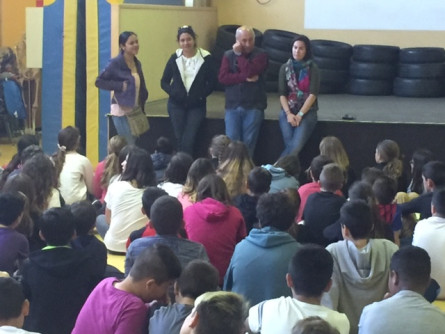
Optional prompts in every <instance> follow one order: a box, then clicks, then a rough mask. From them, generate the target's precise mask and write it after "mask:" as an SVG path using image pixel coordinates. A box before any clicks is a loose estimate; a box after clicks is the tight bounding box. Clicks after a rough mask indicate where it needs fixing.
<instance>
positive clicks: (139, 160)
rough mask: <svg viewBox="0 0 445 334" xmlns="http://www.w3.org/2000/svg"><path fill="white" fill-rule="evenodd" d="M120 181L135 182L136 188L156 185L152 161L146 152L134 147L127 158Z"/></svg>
mask: <svg viewBox="0 0 445 334" xmlns="http://www.w3.org/2000/svg"><path fill="white" fill-rule="evenodd" d="M121 180H122V181H130V182H131V181H135V182H136V185H137V187H138V188H145V187H149V186H155V185H156V175H155V172H154V168H153V161H152V160H151V157H150V154H148V152H147V151H145V150H143V149H141V148H139V147H136V146H134V147H133V148H132V149H131V150H130V152H129V153H128V156H127V164H126V166H125V171H124V172H123V174H122V178H121Z"/></svg>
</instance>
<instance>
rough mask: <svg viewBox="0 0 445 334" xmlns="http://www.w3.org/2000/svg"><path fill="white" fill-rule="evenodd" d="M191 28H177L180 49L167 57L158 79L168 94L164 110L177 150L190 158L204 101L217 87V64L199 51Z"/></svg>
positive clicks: (204, 109)
mask: <svg viewBox="0 0 445 334" xmlns="http://www.w3.org/2000/svg"><path fill="white" fill-rule="evenodd" d="M196 37H197V36H196V33H195V31H194V30H193V28H192V27H191V26H182V27H180V28H179V29H178V33H177V36H176V40H177V42H178V44H179V49H177V50H176V52H175V53H174V54H172V56H171V57H170V59H169V60H168V62H167V65H166V66H165V70H164V74H163V76H162V79H161V87H162V89H163V90H164V91H165V92H166V93H167V94H168V95H169V98H168V103H167V110H168V114H169V116H170V120H171V122H172V125H173V130H174V132H175V136H176V140H177V144H178V147H177V150H178V151H183V152H186V153H188V154H190V155H192V156H193V147H194V143H195V138H196V134H197V132H198V129H199V127H200V125H201V123H202V122H203V120H204V119H205V116H206V98H207V96H208V95H210V94H211V93H212V92H213V89H214V88H215V85H216V75H217V71H216V65H215V62H214V60H213V57H212V56H211V55H210V53H209V52H208V51H206V50H204V49H201V48H198V46H197V43H196Z"/></svg>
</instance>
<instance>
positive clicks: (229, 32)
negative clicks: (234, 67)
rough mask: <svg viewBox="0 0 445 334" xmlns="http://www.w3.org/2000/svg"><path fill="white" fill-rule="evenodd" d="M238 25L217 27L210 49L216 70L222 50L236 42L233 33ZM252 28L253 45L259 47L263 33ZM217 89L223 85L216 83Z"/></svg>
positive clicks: (221, 57) (229, 47) (220, 88)
mask: <svg viewBox="0 0 445 334" xmlns="http://www.w3.org/2000/svg"><path fill="white" fill-rule="evenodd" d="M239 27H240V25H236V24H227V25H222V26H220V27H218V30H217V33H216V41H215V47H214V48H213V50H212V51H211V52H212V55H213V57H215V60H216V64H217V67H218V71H219V68H220V66H221V61H222V59H223V56H224V52H226V51H227V50H231V49H232V46H233V44H235V42H236V39H235V33H236V29H238V28H239ZM253 30H254V32H255V45H256V46H258V47H260V46H261V42H262V40H263V33H262V32H261V31H259V30H257V29H255V28H254V29H253ZM217 90H224V87H223V86H222V85H221V84H218V87H217Z"/></svg>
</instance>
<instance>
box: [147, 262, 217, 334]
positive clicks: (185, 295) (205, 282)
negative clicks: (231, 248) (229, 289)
mask: <svg viewBox="0 0 445 334" xmlns="http://www.w3.org/2000/svg"><path fill="white" fill-rule="evenodd" d="M218 289H219V287H218V271H217V270H216V268H215V267H214V266H212V265H211V264H210V263H208V262H206V261H202V260H193V261H191V262H189V264H188V265H187V266H186V267H185V268H184V270H183V271H182V273H181V276H180V277H179V278H178V279H177V280H176V283H175V287H174V290H175V299H176V302H175V303H174V304H173V305H170V306H163V307H161V308H160V309H158V310H156V311H155V312H154V315H153V317H151V318H150V325H149V328H148V332H149V333H150V334H157V333H159V334H164V333H169V334H179V331H180V330H181V326H182V324H183V322H184V320H185V318H186V317H187V316H188V315H189V314H190V312H192V309H193V304H194V302H195V299H196V298H198V297H199V296H200V295H202V294H203V293H205V292H208V291H216V290H218Z"/></svg>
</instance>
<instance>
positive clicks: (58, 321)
mask: <svg viewBox="0 0 445 334" xmlns="http://www.w3.org/2000/svg"><path fill="white" fill-rule="evenodd" d="M75 233H76V232H75V226H74V218H73V215H72V214H71V212H70V209H69V208H66V207H65V208H53V209H50V210H48V211H46V212H45V213H44V214H43V216H42V221H41V225H40V236H41V237H42V239H44V240H45V241H46V243H47V244H48V246H46V247H45V248H43V249H42V250H39V251H36V252H33V253H31V255H30V257H29V261H28V262H26V263H25V264H24V265H23V269H22V285H23V289H24V291H25V296H26V297H27V298H28V299H29V301H30V302H31V307H30V312H29V316H28V317H27V318H26V319H25V326H24V328H25V329H26V330H32V331H38V332H42V333H45V334H64V333H67V334H68V333H71V330H72V329H73V326H74V323H75V321H76V317H77V315H78V313H79V311H80V309H81V308H82V305H83V303H84V302H85V300H86V299H87V297H88V294H89V293H90V292H91V291H92V290H93V288H94V286H95V285H96V284H97V282H98V281H99V280H100V277H98V275H97V269H96V268H94V265H95V264H94V262H93V261H92V259H91V257H90V256H89V255H88V254H86V253H85V252H83V251H80V250H77V249H72V248H71V247H70V246H69V243H70V241H71V240H72V239H73V237H74V236H75Z"/></svg>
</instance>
